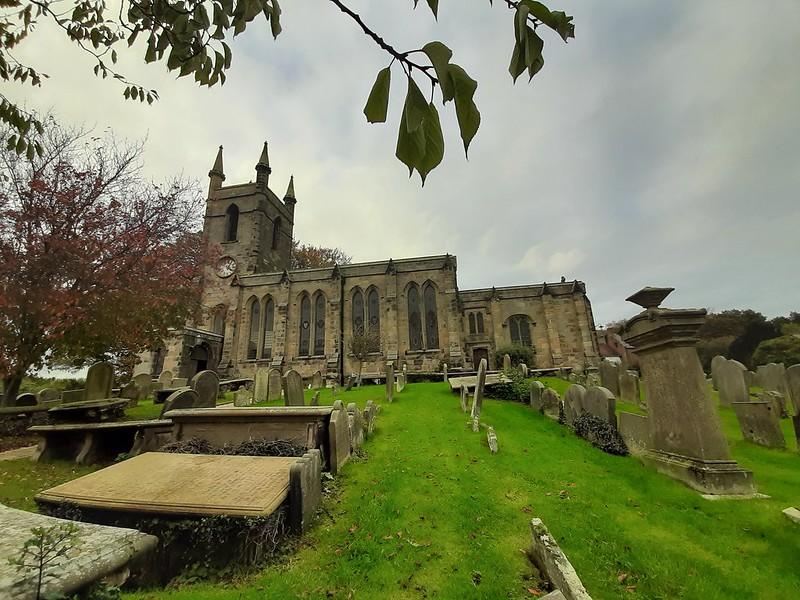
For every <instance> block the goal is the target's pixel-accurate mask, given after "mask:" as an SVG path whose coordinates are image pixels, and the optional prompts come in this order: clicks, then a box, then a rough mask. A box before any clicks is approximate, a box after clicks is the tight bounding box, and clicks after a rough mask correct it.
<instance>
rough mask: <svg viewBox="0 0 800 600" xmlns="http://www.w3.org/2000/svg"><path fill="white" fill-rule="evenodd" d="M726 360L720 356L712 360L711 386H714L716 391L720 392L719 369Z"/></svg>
mask: <svg viewBox="0 0 800 600" xmlns="http://www.w3.org/2000/svg"><path fill="white" fill-rule="evenodd" d="M726 360H727V359H726V358H725V357H724V356H720V355H719V354H717V355H716V356H715V357H714V358H712V359H711V385H713V386H714V389H715V390H717V391H719V379H718V378H719V367H720V365H721V364H722V363H724V362H725V361H726Z"/></svg>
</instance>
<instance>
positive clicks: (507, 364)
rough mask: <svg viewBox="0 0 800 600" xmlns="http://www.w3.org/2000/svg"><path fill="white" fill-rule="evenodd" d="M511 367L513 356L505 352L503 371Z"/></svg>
mask: <svg viewBox="0 0 800 600" xmlns="http://www.w3.org/2000/svg"><path fill="white" fill-rule="evenodd" d="M510 368H511V357H510V356H509V355H508V354H503V371H508V370H509V369H510Z"/></svg>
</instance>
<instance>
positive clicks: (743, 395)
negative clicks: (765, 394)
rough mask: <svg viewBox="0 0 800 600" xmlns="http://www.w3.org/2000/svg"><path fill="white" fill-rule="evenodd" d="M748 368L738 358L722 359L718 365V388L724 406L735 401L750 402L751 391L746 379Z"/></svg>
mask: <svg viewBox="0 0 800 600" xmlns="http://www.w3.org/2000/svg"><path fill="white" fill-rule="evenodd" d="M746 371H747V368H746V367H745V366H744V365H743V364H742V363H740V362H739V361H738V360H727V359H724V358H723V359H722V361H721V362H720V363H718V365H717V389H718V390H719V401H720V404H722V405H723V406H730V405H731V404H733V403H734V402H748V401H749V400H750V392H749V391H748V389H747V384H746V383H745V381H744V374H745V372H746Z"/></svg>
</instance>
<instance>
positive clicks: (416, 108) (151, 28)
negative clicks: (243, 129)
mask: <svg viewBox="0 0 800 600" xmlns="http://www.w3.org/2000/svg"><path fill="white" fill-rule="evenodd" d="M328 1H329V2H331V3H332V4H334V5H335V6H336V7H337V8H338V9H339V10H340V11H341V13H342V14H343V15H345V16H346V17H347V18H349V19H351V20H352V21H353V22H354V23H355V24H356V25H357V26H358V27H359V28H360V29H361V31H362V32H363V33H364V34H365V35H367V36H368V37H369V38H370V39H371V40H372V41H373V42H374V43H375V44H377V45H378V46H379V47H380V48H381V49H382V50H383V51H385V52H386V53H387V54H388V55H389V57H390V58H391V61H390V63H389V65H388V66H386V67H384V68H382V69H381V70H380V71H379V72H378V76H377V77H376V80H375V84H374V85H373V87H372V90H371V92H370V93H369V97H368V99H367V104H366V106H365V107H364V114H365V116H366V118H367V121H369V122H370V123H383V122H385V121H386V117H387V112H388V103H389V91H390V87H391V79H392V69H393V68H394V69H395V71H396V72H398V74H399V75H400V77H401V79H402V81H403V82H404V83H405V85H406V99H405V102H404V106H403V110H402V113H401V116H400V127H399V130H398V136H397V148H396V152H395V154H396V156H397V158H398V159H399V160H400V161H402V162H403V163H404V164H405V165H406V166H407V167H408V170H409V175H411V174H413V172H414V171H417V173H418V174H419V176H420V178H421V180H422V183H423V185H424V183H425V178H426V177H427V175H428V173H430V172H431V171H432V170H433V169H435V168H436V167H437V166H438V165H439V163H441V161H442V158H443V156H444V149H445V142H444V135H443V132H442V127H441V123H440V119H439V112H438V109H437V108H436V105H435V103H434V98H435V95H436V90H437V89H438V90H439V95H440V97H441V101H442V104H446V103H448V102H453V104H454V106H455V113H456V118H457V122H458V128H459V132H460V134H461V139H462V142H463V145H464V151H465V153H466V152H467V151H468V149H469V145H470V143H471V142H472V139H473V138H474V137H475V134H476V133H477V131H478V128H479V126H480V123H481V115H480V111H479V110H478V107H477V105H476V103H475V92H476V90H477V87H478V83H477V82H476V81H475V80H474V79H472V78H471V77H470V76H469V74H468V73H467V71H466V70H465V69H464V68H462V67H461V66H459V65H458V64H456V63H453V62H452V61H451V59H452V57H453V52H452V50H451V49H450V48H449V47H448V46H447V45H445V44H444V43H442V42H440V41H431V42H429V43H427V44H425V45H423V46H422V47H421V48H418V49H411V50H406V51H399V50H397V49H395V48H394V47H393V46H392V45H390V44H389V43H388V42H386V41H385V40H384V38H383V37H382V36H380V35H379V34H378V33H376V32H375V31H374V30H372V29H371V28H370V27H369V26H368V25H367V24H366V23H365V22H364V21H363V19H362V18H361V16H360V15H359V14H357V13H356V12H354V11H353V10H352V9H351V8H350V7H348V6H347V5H346V4H345V3H344V2H343V1H342V0H328ZM62 2H63V0H62ZM62 2H58V1H57V0H2V4H1V5H0V6H2V9H3V10H2V12H0V80H3V81H6V82H16V83H19V84H22V85H31V86H32V87H34V88H38V87H40V86H41V85H42V82H43V80H44V79H46V78H47V75H46V74H44V73H43V72H41V71H40V70H38V68H34V67H32V66H30V65H26V64H23V63H21V62H19V61H18V60H17V59H16V58H15V57H14V52H15V50H17V49H18V47H19V46H20V45H21V44H23V43H25V42H28V43H33V42H30V41H29V40H30V39H31V38H34V37H35V35H36V31H35V30H36V26H37V24H38V23H39V22H40V21H44V20H48V21H53V22H55V23H56V24H57V25H58V27H60V28H61V30H62V31H63V32H64V35H66V37H67V38H68V39H69V40H70V41H71V42H73V43H74V44H75V45H77V46H79V47H80V48H81V49H82V50H83V51H84V52H86V54H87V55H88V57H89V59H90V61H91V63H92V64H93V67H92V68H93V71H94V74H95V76H97V77H101V78H103V79H105V78H110V79H111V80H113V81H116V82H117V83H119V85H120V86H121V88H122V94H123V96H124V98H125V99H128V100H133V101H138V102H148V103H152V102H153V101H155V100H157V99H158V93H157V92H156V90H152V89H146V88H145V87H144V86H142V85H141V84H138V83H135V82H133V81H130V80H129V79H128V78H127V77H126V76H125V75H124V74H123V73H120V72H119V71H118V70H117V67H116V65H117V60H118V56H119V53H120V52H125V51H127V52H129V53H133V52H134V50H135V51H138V52H141V51H143V58H144V61H145V62H146V63H153V62H160V63H161V64H163V65H164V66H166V68H167V69H168V70H169V71H171V72H174V73H176V74H177V75H178V76H179V77H186V76H191V77H193V78H194V80H195V81H196V82H197V83H198V85H201V86H208V87H211V86H214V85H217V84H219V85H222V84H224V83H225V78H226V73H227V70H228V69H229V68H230V66H231V62H232V60H233V53H232V51H231V47H230V40H231V38H233V37H235V36H237V35H239V34H240V33H242V32H243V31H245V29H246V28H247V26H248V25H249V24H250V23H252V22H253V21H254V20H255V19H256V18H258V17H259V16H260V15H262V14H263V15H264V18H265V20H266V21H267V22H268V24H269V27H270V30H271V33H272V35H273V37H275V38H277V37H278V35H279V34H280V33H281V29H282V25H281V12H282V9H281V6H280V4H279V1H278V0H236V2H234V0H139V1H137V2H132V1H131V0H120V2H119V6H117V5H116V4H115V5H113V6H112V7H109V6H108V5H107V4H106V2H105V0H71V1H70V2H69V8H67V10H65V6H64V5H63V3H62ZM417 4H418V0H414V7H415V8H416V6H417ZM490 4H492V1H491V0H490ZM498 4H502V5H505V6H506V7H507V8H508V9H510V10H512V11H513V12H514V15H513V24H514V41H513V46H512V51H511V61H510V64H509V66H508V70H509V73H510V74H511V77H512V79H513V80H514V81H516V80H517V78H518V77H519V76H520V75H521V74H522V73H524V72H527V73H528V77H529V80H530V79H532V78H533V76H534V75H535V74H536V73H538V72H539V70H541V68H542V66H543V65H544V58H543V53H542V52H543V48H544V39H543V38H542V37H540V36H539V32H540V30H541V29H542V28H544V29H549V30H551V31H552V32H553V33H555V34H556V35H557V36H559V37H560V38H562V39H563V40H564V41H565V42H566V41H567V40H569V38H571V37H574V36H575V27H574V25H573V23H572V17H571V16H568V15H567V14H566V13H564V12H563V11H551V10H550V9H549V8H547V7H546V6H545V5H544V4H542V3H541V2H537V1H535V0H503V1H502V2H498ZM427 5H428V7H429V8H430V10H431V11H432V13H433V16H434V17H438V10H439V2H438V0H427ZM137 40H139V41H140V42H141V43H140V44H139V45H138V46H136V47H135V48H134V44H135V43H136V42H137ZM40 43H41V42H40ZM420 82H421V85H422V89H421V88H420ZM423 89H424V90H425V91H427V90H428V89H429V90H430V92H429V93H428V94H427V95H426V93H424V92H423ZM0 123H5V124H6V125H8V126H10V128H11V130H12V131H11V132H9V134H8V135H7V136H6V143H7V147H8V148H9V149H11V150H14V151H16V152H18V153H20V154H24V155H26V156H27V157H28V158H29V159H31V158H33V156H34V155H41V154H42V152H43V147H42V143H41V141H40V140H39V136H41V135H42V132H43V127H42V123H41V122H40V121H39V120H38V119H37V117H36V115H35V114H32V113H29V112H26V111H25V110H23V109H21V108H20V107H19V106H18V105H17V104H15V103H14V102H12V101H11V100H9V99H8V98H7V97H6V96H4V95H2V94H0Z"/></svg>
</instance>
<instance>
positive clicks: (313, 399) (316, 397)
mask: <svg viewBox="0 0 800 600" xmlns="http://www.w3.org/2000/svg"><path fill="white" fill-rule="evenodd" d="M311 406H319V390H317V391H316V392H314V395H313V396H311Z"/></svg>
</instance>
